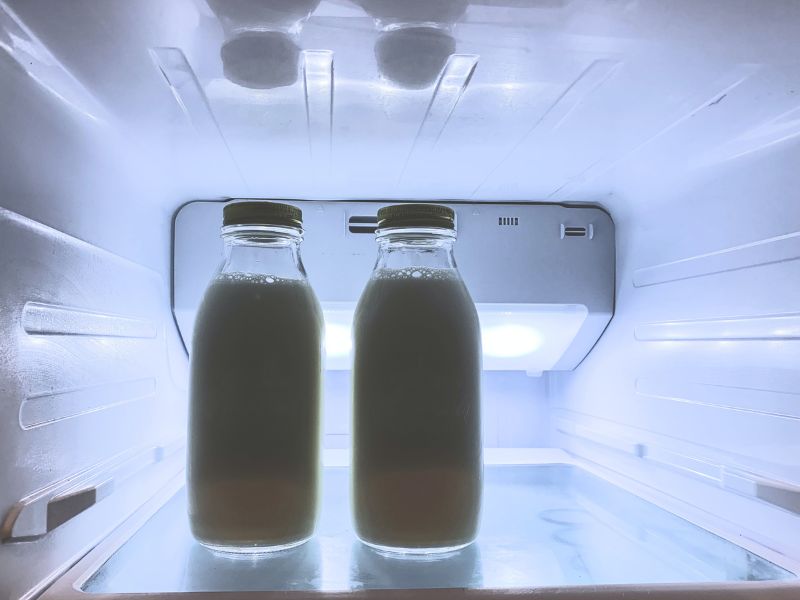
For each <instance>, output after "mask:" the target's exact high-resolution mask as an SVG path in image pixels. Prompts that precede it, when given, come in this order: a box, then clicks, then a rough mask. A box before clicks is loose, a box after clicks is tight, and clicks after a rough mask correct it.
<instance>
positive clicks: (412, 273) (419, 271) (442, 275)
mask: <svg viewBox="0 0 800 600" xmlns="http://www.w3.org/2000/svg"><path fill="white" fill-rule="evenodd" d="M372 278H373V279H379V280H407V279H411V280H423V281H425V280H427V281H430V280H438V281H453V280H456V279H458V273H457V272H456V271H455V269H436V268H431V267H406V268H404V269H380V270H378V271H375V272H374V273H373V274H372Z"/></svg>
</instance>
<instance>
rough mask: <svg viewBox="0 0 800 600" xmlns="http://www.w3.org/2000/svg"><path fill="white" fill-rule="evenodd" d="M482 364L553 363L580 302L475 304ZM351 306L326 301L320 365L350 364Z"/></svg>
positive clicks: (581, 313) (579, 313)
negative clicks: (479, 327) (322, 350)
mask: <svg viewBox="0 0 800 600" xmlns="http://www.w3.org/2000/svg"><path fill="white" fill-rule="evenodd" d="M477 309H478V317H479V319H480V322H481V340H482V344H483V368H484V369H485V370H488V371H527V372H528V373H531V374H534V373H535V374H539V373H542V372H544V371H549V370H551V369H553V368H554V367H555V366H556V364H557V363H558V361H559V359H560V358H561V357H562V356H563V355H564V352H566V350H567V348H569V345H570V344H571V343H572V341H573V340H574V339H575V336H576V335H577V334H578V331H579V330H580V328H581V326H582V325H583V322H584V321H585V320H586V317H587V315H588V310H587V308H586V307H585V306H584V305H582V304H477ZM354 310H355V306H354V305H353V304H350V303H326V304H324V306H323V311H324V314H325V368H327V369H333V370H347V369H351V368H352V349H353V342H352V326H353V311H354Z"/></svg>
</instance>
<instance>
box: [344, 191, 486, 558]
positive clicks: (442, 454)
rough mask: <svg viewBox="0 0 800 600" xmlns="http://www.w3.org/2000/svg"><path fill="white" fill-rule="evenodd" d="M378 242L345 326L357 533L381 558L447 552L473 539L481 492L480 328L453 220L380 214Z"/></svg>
mask: <svg viewBox="0 0 800 600" xmlns="http://www.w3.org/2000/svg"><path fill="white" fill-rule="evenodd" d="M376 237H377V242H378V247H379V252H378V260H377V262H376V264H375V269H374V271H373V273H372V277H371V278H370V280H369V282H368V283H367V286H366V288H365V290H364V293H363V294H362V296H361V300H360V301H359V304H358V307H357V309H356V314H355V324H354V352H355V358H354V366H353V405H354V407H353V509H354V517H355V524H356V532H357V534H358V536H359V538H360V539H361V540H362V541H363V542H365V543H367V544H369V545H371V546H374V547H377V548H378V549H380V550H385V551H392V552H414V553H428V552H445V551H452V550H455V549H457V548H460V547H463V546H466V545H467V544H469V543H470V542H472V541H473V540H474V538H475V535H476V530H477V524H478V517H479V513H480V504H481V492H482V452H481V435H480V432H481V426H480V371H481V345H480V327H479V323H478V315H477V312H476V310H475V305H474V303H473V302H472V299H471V298H470V295H469V292H468V291H467V288H466V286H465V285H464V282H463V281H462V279H461V276H460V275H459V272H458V270H457V268H456V264H455V260H454V259H453V244H454V242H455V240H456V231H455V224H454V213H453V211H452V210H451V209H450V208H447V207H444V206H438V205H430V204H405V205H395V206H390V207H386V208H383V209H381V210H380V211H379V212H378V230H377V234H376Z"/></svg>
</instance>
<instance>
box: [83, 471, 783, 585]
mask: <svg viewBox="0 0 800 600" xmlns="http://www.w3.org/2000/svg"><path fill="white" fill-rule="evenodd" d="M348 478H349V470H348V469H347V468H344V467H333V468H326V469H325V470H324V475H323V502H322V510H321V514H320V519H319V523H318V527H317V534H316V536H315V537H314V538H312V539H311V540H310V541H309V542H307V543H306V544H304V545H302V546H300V547H298V548H294V549H291V550H286V551H282V552H278V553H273V554H270V555H265V556H262V557H260V558H256V559H254V558H229V557H228V556H225V555H220V554H215V553H214V552H212V551H210V550H208V549H206V548H205V547H203V546H201V545H200V544H198V543H197V542H195V541H194V539H193V538H192V535H191V533H190V531H189V524H188V519H187V516H186V494H185V491H184V489H183V488H181V489H180V491H178V492H177V493H175V494H174V495H173V496H172V497H171V498H170V499H169V500H168V501H167V502H166V503H165V504H164V505H163V506H162V507H161V508H160V509H159V510H158V511H157V512H155V513H154V514H153V515H152V516H151V517H150V518H149V519H148V520H147V521H146V522H145V523H144V525H143V526H142V527H140V528H139V529H138V530H137V531H136V532H135V533H134V534H133V535H132V536H131V537H130V538H129V539H128V540H127V541H126V542H125V543H124V544H122V545H121V546H120V547H119V548H118V549H117V550H116V551H115V552H114V553H113V554H112V555H111V556H110V557H109V558H108V559H107V560H105V562H103V563H102V565H101V566H100V567H99V568H98V569H97V570H96V571H94V572H93V573H91V574H90V575H89V576H88V577H85V578H83V583H82V584H81V588H80V589H81V590H82V591H83V592H86V593H90V594H95V593H105V594H126V593H165V592H191V591H231V592H232V591H249V590H262V591H285V590H318V591H346V590H360V589H379V588H392V589H399V588H479V589H480V588H483V589H520V588H540V587H550V586H559V587H560V586H573V585H598V584H658V583H699V582H727V581H743V580H750V581H769V580H786V579H793V578H794V577H795V576H794V575H793V574H792V573H790V572H788V571H786V570H784V569H782V568H780V567H778V566H777V565H775V564H773V563H771V562H769V561H767V560H765V559H763V558H761V557H759V556H756V555H755V554H753V553H751V552H749V551H747V550H745V549H743V548H741V547H739V546H736V545H735V544H733V543H731V542H729V541H727V540H724V539H722V538H720V537H718V536H716V535H714V534H712V533H710V532H708V531H706V530H704V529H701V528H700V527H697V526H696V525H693V524H691V523H689V522H688V521H685V520H683V519H681V518H679V517H677V516H675V515H673V514H671V513H669V512H667V511H665V510H663V509H661V508H659V507H657V506H655V505H653V504H651V503H649V502H647V501H645V500H642V499H641V498H639V497H637V496H635V495H633V494H631V493H629V492H627V491H625V490H623V489H621V488H619V487H617V486H615V485H613V484H611V483H609V482H607V481H605V480H604V479H601V478H599V477H597V476H595V475H592V474H590V473H588V472H587V471H585V470H583V469H581V468H579V467H576V466H571V465H558V464H552V465H535V466H527V465H516V466H500V465H495V466H487V467H486V471H485V490H484V504H483V513H482V521H481V528H480V533H479V536H478V539H477V541H476V542H475V543H474V544H472V545H471V546H469V547H467V548H466V549H464V550H461V551H460V552H457V553H453V554H451V555H446V556H441V557H434V558H431V557H426V558H395V557H388V556H385V555H382V554H379V553H377V552H375V551H374V550H372V549H370V548H368V547H366V546H364V545H363V544H361V543H360V542H359V541H358V540H357V539H356V538H355V537H354V535H353V530H352V526H351V519H350V503H349V496H348V494H349V480H348Z"/></svg>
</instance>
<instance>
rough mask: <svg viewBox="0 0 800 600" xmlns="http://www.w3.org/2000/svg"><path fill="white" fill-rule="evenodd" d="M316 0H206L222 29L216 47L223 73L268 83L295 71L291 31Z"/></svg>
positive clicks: (279, 82) (290, 77) (292, 77)
mask: <svg viewBox="0 0 800 600" xmlns="http://www.w3.org/2000/svg"><path fill="white" fill-rule="evenodd" d="M319 2H320V0H208V5H209V6H210V7H211V10H213V11H214V14H216V16H217V18H218V19H219V22H220V24H221V25H222V28H223V30H224V32H225V40H226V41H225V43H224V44H223V45H222V49H221V50H220V56H221V58H222V67H223V72H224V74H225V77H226V79H228V80H230V81H232V82H233V83H235V84H237V85H240V86H242V87H247V88H252V89H271V88H276V87H283V86H287V85H292V84H293V83H295V82H296V81H297V77H298V59H299V56H300V46H299V45H298V43H297V36H298V34H299V33H300V30H301V29H302V26H303V24H304V23H305V22H306V21H307V20H308V18H309V17H310V16H311V14H312V13H313V12H314V10H315V9H316V8H317V6H318V5H319Z"/></svg>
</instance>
